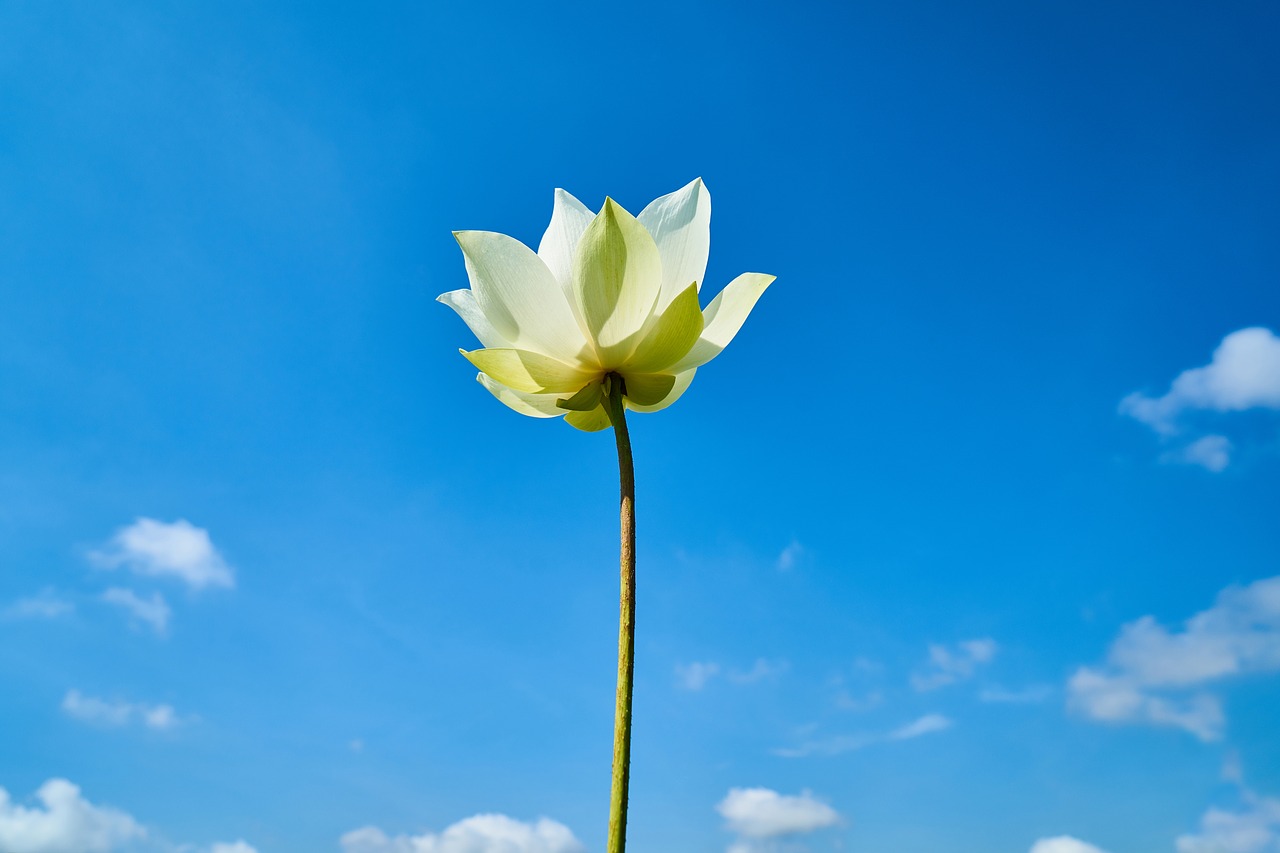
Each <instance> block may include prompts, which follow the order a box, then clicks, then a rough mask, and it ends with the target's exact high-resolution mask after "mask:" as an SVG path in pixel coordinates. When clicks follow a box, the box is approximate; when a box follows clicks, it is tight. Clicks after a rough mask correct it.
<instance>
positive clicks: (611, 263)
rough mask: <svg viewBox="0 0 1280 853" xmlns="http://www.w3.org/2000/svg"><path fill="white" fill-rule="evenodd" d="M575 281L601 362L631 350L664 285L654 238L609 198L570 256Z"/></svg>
mask: <svg viewBox="0 0 1280 853" xmlns="http://www.w3.org/2000/svg"><path fill="white" fill-rule="evenodd" d="M573 287H574V293H575V294H576V296H577V301H578V304H579V305H580V306H582V315H583V317H584V319H585V320H586V323H587V330H588V332H589V333H590V334H591V335H592V336H593V337H594V339H595V345H596V352H597V353H598V355H599V363H600V366H601V367H602V368H605V369H608V368H609V367H616V366H619V365H621V364H622V363H623V362H624V361H625V360H626V358H627V356H629V355H631V353H632V351H633V350H634V349H635V347H636V343H637V342H638V339H639V333H640V331H641V330H642V329H643V328H644V326H645V322H646V321H647V320H648V319H649V315H650V314H652V313H653V306H654V303H656V302H657V300H658V293H659V291H660V290H661V288H662V260H661V258H660V257H659V255H658V247H657V246H656V245H654V242H653V238H652V237H650V236H649V232H648V231H646V230H645V229H644V226H643V225H641V224H640V223H639V222H638V221H637V220H636V218H635V217H634V216H632V215H631V214H630V213H627V211H625V210H623V208H622V207H621V206H620V205H619V204H618V203H617V202H615V201H614V200H613V199H610V198H606V199H605V200H604V208H603V209H601V211H600V213H598V214H597V215H596V218H595V219H593V220H591V224H590V225H588V226H587V230H586V232H585V233H584V234H583V235H582V240H581V241H579V243H578V250H577V253H576V254H575V255H574V259H573Z"/></svg>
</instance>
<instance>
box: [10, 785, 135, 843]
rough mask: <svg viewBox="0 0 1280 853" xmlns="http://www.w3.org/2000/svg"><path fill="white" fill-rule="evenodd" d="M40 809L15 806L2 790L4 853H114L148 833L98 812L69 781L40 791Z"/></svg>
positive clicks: (102, 809) (119, 816) (124, 818)
mask: <svg viewBox="0 0 1280 853" xmlns="http://www.w3.org/2000/svg"><path fill="white" fill-rule="evenodd" d="M36 800H38V801H39V805H36V806H31V807H24V806H21V805H18V804H16V803H14V802H12V801H11V800H10V799H9V793H8V792H7V791H5V790H4V789H3V788H0V850H4V851H5V853H109V851H112V850H115V849H117V848H118V847H119V846H120V845H122V844H126V843H129V842H132V841H137V840H140V839H143V838H145V837H146V836H147V831H146V829H144V828H143V827H142V826H141V825H140V824H139V823H138V822H137V821H135V820H134V819H133V818H132V817H130V816H129V815H128V814H126V813H124V812H122V811H119V810H118V809H113V808H110V807H108V806H95V805H94V804H93V803H91V802H89V801H88V800H86V799H85V798H84V797H82V796H81V795H80V789H79V788H78V787H76V786H75V785H73V784H71V783H70V782H68V781H67V780H66V779H50V780H49V781H48V782H45V783H44V784H43V785H41V786H40V789H39V790H38V791H36Z"/></svg>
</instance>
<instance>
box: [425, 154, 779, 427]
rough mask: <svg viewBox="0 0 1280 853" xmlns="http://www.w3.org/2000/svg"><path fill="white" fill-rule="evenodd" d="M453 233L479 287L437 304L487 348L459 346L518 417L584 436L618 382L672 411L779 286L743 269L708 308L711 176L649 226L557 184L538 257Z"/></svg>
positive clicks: (507, 243)
mask: <svg viewBox="0 0 1280 853" xmlns="http://www.w3.org/2000/svg"><path fill="white" fill-rule="evenodd" d="M454 237H456V238H457V240H458V244H459V245H460V246H461V247H462V253H463V255H464V257H465V260H466V266H467V275H468V276H469V278H470V279H471V288H470V289H469V290H454V291H451V292H449V293H445V294H442V295H441V296H440V297H439V300H440V301H441V302H443V303H445V304H446V305H448V306H449V307H450V308H452V309H453V310H454V311H456V312H458V315H459V316H460V317H462V319H463V320H464V321H465V322H466V324H467V325H468V326H469V327H470V328H471V331H472V332H474V333H475V336H476V337H477V338H479V339H480V343H481V344H482V345H483V346H484V348H483V349H478V350H473V351H471V352H466V351H465V350H464V351H462V354H463V355H464V356H465V357H466V358H467V359H468V360H469V361H470V362H471V363H472V364H474V365H475V366H476V367H477V368H479V370H480V373H479V375H478V376H477V377H476V378H477V379H478V380H479V381H480V384H482V385H484V387H485V388H488V389H489V391H490V392H492V394H493V396H495V397H497V398H498V399H499V400H501V401H502V402H503V403H505V404H506V405H508V406H510V407H511V408H512V409H515V410H516V411H517V412H519V413H520V414H522V415H529V416H530V417H535V418H552V417H557V416H559V415H566V418H565V419H566V420H567V421H568V422H569V423H570V424H572V425H573V426H575V427H577V428H578V429H581V430H587V431H593V430H599V429H604V428H605V427H607V426H609V424H610V420H609V416H608V414H607V412H606V411H605V408H604V405H603V403H604V395H603V393H602V385H603V381H604V378H605V377H606V376H609V375H610V374H616V375H618V376H620V377H622V383H623V389H624V391H623V393H624V401H625V403H626V406H627V408H629V409H634V410H635V411H638V412H656V411H657V410H659V409H664V408H666V407H667V406H669V405H671V404H672V403H674V402H675V401H676V400H677V399H678V398H679V397H680V395H681V394H683V393H684V392H685V390H686V389H687V388H688V387H689V383H690V382H692V381H693V375H694V373H696V372H697V369H698V368H699V367H701V366H702V365H704V364H706V363H707V362H708V361H710V360H711V359H713V358H715V357H716V356H717V355H719V353H720V351H721V350H723V349H724V348H725V347H726V346H727V345H728V344H729V341H731V340H732V339H733V336H734V335H736V334H737V333H738V329H740V328H742V324H743V322H744V321H745V320H746V319H747V315H748V314H749V313H751V309H752V308H753V307H754V306H755V304H756V300H757V299H759V298H760V294H762V293H764V291H765V288H767V287H768V286H769V284H770V283H771V282H772V281H773V279H774V277H773V276H771V275H763V274H761V273H743V274H742V275H740V276H738V277H737V278H735V279H734V280H733V281H731V282H729V284H728V285H727V286H726V287H725V288H724V290H723V291H721V292H720V294H719V295H718V296H716V298H715V299H713V300H712V301H711V304H710V305H708V306H707V308H706V310H705V311H704V310H702V309H701V307H700V305H699V301H698V290H699V288H700V287H701V285H702V279H703V276H704V275H705V274H706V270H707V251H708V248H709V246H710V242H711V196H710V194H709V193H708V192H707V188H706V187H705V186H703V184H702V180H701V179H698V180H695V181H694V182H693V183H691V184H689V185H688V186H686V187H684V188H682V189H679V190H677V191H676V192H673V193H671V194H669V195H665V196H662V197H661V198H659V199H656V200H654V201H653V202H652V203H650V204H649V206H647V207H646V208H645V209H644V210H643V211H641V213H640V216H639V217H635V216H632V215H631V214H630V213H628V212H627V211H626V210H624V209H623V208H622V207H621V206H620V205H619V204H618V203H617V202H615V201H613V200H612V199H605V202H604V207H603V208H602V209H601V210H600V212H599V213H592V212H591V211H590V210H589V209H588V208H587V207H586V206H584V205H583V204H582V202H580V201H578V200H577V199H576V198H574V197H573V196H571V195H570V194H569V193H567V192H565V191H564V190H559V189H558V190H556V194H555V207H554V208H553V210H552V214H551V224H550V225H549V226H548V227H547V232H546V234H545V235H543V237H542V242H541V243H540V244H539V245H538V251H537V252H536V253H535V252H534V251H533V250H532V249H530V248H528V247H527V246H525V245H524V244H523V243H521V242H520V241H518V240H516V239H514V238H512V237H508V236H507V235H505V234H496V233H493V232H490V231H457V232H454Z"/></svg>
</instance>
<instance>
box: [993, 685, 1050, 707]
mask: <svg viewBox="0 0 1280 853" xmlns="http://www.w3.org/2000/svg"><path fill="white" fill-rule="evenodd" d="M1052 695H1053V688H1052V687H1050V686H1049V685H1048V684H1033V685H1031V686H1030V687H1023V688H1021V689H1018V690H1010V689H1008V688H1005V687H1000V686H998V685H996V686H992V687H985V688H983V689H982V691H980V692H979V693H978V701H980V702H989V703H992V704H1010V705H1031V704H1035V703H1036V702H1043V701H1044V700H1046V699H1048V698H1049V697H1050V696H1052Z"/></svg>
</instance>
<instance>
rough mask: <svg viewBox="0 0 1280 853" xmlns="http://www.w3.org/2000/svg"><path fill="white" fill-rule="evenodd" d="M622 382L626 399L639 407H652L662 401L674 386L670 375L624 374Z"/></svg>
mask: <svg viewBox="0 0 1280 853" xmlns="http://www.w3.org/2000/svg"><path fill="white" fill-rule="evenodd" d="M622 381H623V383H624V384H625V387H626V389H627V394H626V398H627V399H628V400H632V401H634V402H636V403H637V404H639V405H641V406H652V405H653V404H654V403H657V402H659V401H661V400H662V399H664V398H665V397H666V396H667V394H669V393H670V392H671V389H672V388H673V387H674V386H675V384H676V378H675V377H674V376H672V375H671V374H670V373H624V374H623V375H622Z"/></svg>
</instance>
